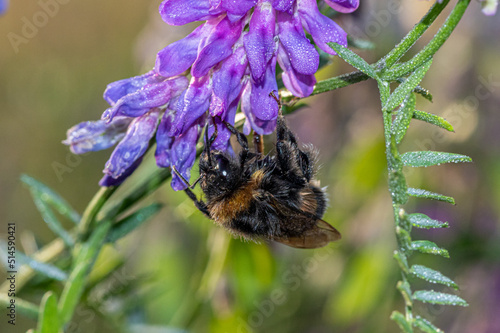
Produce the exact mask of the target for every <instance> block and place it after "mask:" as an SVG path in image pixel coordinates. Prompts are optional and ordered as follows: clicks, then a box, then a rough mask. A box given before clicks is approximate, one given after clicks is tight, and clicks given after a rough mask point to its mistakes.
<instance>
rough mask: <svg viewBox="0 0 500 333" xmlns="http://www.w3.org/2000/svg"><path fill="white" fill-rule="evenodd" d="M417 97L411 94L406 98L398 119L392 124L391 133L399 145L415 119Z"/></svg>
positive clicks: (397, 116) (398, 113)
mask: <svg viewBox="0 0 500 333" xmlns="http://www.w3.org/2000/svg"><path fill="white" fill-rule="evenodd" d="M415 103H416V99H415V95H414V94H413V93H410V95H408V97H406V99H405V101H404V102H403V104H402V105H401V108H399V110H398V112H397V114H396V118H395V119H394V121H393V122H392V128H391V132H392V135H394V136H395V138H396V143H397V144H399V143H400V142H401V140H402V139H403V138H404V136H405V134H406V131H407V130H408V127H409V126H410V121H411V119H412V117H413V111H414V110H415Z"/></svg>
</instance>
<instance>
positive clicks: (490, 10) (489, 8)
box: [479, 0, 498, 16]
mask: <svg viewBox="0 0 500 333" xmlns="http://www.w3.org/2000/svg"><path fill="white" fill-rule="evenodd" d="M479 1H480V2H481V7H482V12H483V14H484V15H488V16H492V15H495V14H496V13H497V7H498V0H479Z"/></svg>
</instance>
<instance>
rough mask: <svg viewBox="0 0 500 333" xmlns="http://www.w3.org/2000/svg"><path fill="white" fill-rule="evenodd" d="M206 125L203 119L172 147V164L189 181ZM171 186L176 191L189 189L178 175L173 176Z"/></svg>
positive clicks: (176, 140)
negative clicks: (200, 138)
mask: <svg viewBox="0 0 500 333" xmlns="http://www.w3.org/2000/svg"><path fill="white" fill-rule="evenodd" d="M204 123H205V117H202V118H200V119H199V120H198V122H197V123H196V124H195V125H194V126H191V127H190V128H189V129H188V130H187V131H186V133H184V134H182V135H181V136H179V137H176V138H175V139H174V143H173V145H172V150H171V152H170V153H171V157H172V161H171V162H172V164H173V165H175V168H176V169H177V171H179V173H180V174H181V175H182V176H183V177H184V178H185V179H186V180H188V181H189V178H190V176H191V168H192V167H193V164H194V161H195V159H196V143H197V142H198V139H199V137H200V134H201V130H202V124H204ZM171 186H172V188H173V189H174V190H175V191H179V190H183V189H185V188H186V187H187V184H185V183H184V182H183V181H182V180H181V179H180V178H179V177H177V175H176V174H174V173H173V174H172V182H171Z"/></svg>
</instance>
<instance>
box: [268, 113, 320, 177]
mask: <svg viewBox="0 0 500 333" xmlns="http://www.w3.org/2000/svg"><path fill="white" fill-rule="evenodd" d="M276 151H277V156H278V161H279V163H280V166H281V170H283V171H285V172H288V173H294V174H295V177H294V178H297V179H298V178H305V179H306V181H307V182H309V181H310V180H311V179H312V177H313V174H314V172H313V168H312V165H311V162H310V161H311V158H310V155H309V153H307V152H304V151H302V150H301V149H300V148H299V146H298V144H297V139H296V138H295V135H294V134H293V133H292V131H290V129H289V128H288V126H287V125H286V122H285V118H284V117H283V116H282V115H281V113H280V114H279V115H278V124H277V126H276ZM290 156H293V157H294V159H293V160H292V159H290ZM295 166H296V167H295ZM297 168H298V169H299V170H297ZM294 169H295V172H294V171H293V170H294Z"/></svg>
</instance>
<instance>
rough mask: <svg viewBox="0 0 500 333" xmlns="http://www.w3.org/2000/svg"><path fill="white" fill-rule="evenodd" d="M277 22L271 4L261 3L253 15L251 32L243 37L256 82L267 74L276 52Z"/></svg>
mask: <svg viewBox="0 0 500 333" xmlns="http://www.w3.org/2000/svg"><path fill="white" fill-rule="evenodd" d="M275 21H276V15H275V13H274V10H273V8H272V6H271V4H270V3H269V2H267V1H262V2H259V3H258V4H257V6H256V7H255V10H254V12H253V14H252V19H251V20H250V26H249V31H248V33H247V34H246V35H245V36H244V37H243V40H244V43H245V50H246V51H247V56H248V62H249V64H250V70H251V71H252V77H253V79H254V80H256V81H259V80H260V79H261V78H262V76H263V75H264V73H265V72H266V66H267V64H268V63H269V60H271V58H272V56H273V55H274V53H275V50H276V42H275V40H274V32H275V26H276V23H275Z"/></svg>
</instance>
